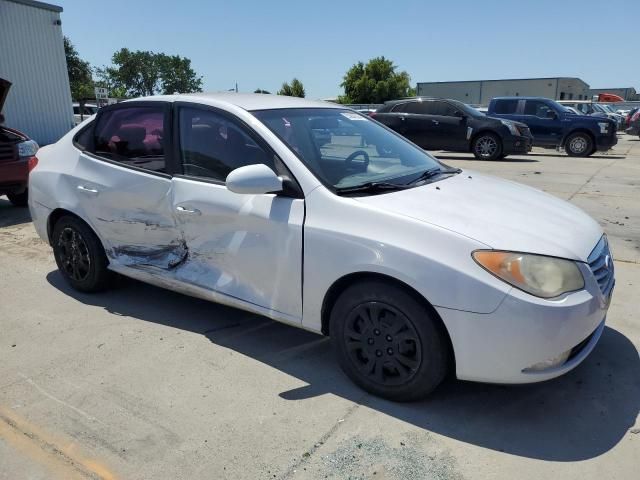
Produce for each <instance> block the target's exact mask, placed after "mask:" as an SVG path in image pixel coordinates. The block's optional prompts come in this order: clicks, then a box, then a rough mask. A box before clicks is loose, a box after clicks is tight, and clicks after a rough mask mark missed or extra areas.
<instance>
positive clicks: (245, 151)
mask: <svg viewBox="0 0 640 480" xmlns="http://www.w3.org/2000/svg"><path fill="white" fill-rule="evenodd" d="M179 119H180V156H181V161H182V168H183V171H184V174H185V175H190V176H194V177H203V178H206V179H210V180H216V181H219V182H224V181H225V180H226V179H227V175H229V173H230V172H231V171H232V170H235V169H236V168H239V167H243V166H245V165H255V164H260V163H262V164H264V165H266V166H268V167H269V168H271V169H272V170H275V163H274V159H273V155H272V154H270V153H269V152H267V151H266V150H265V149H263V148H262V147H261V146H260V145H258V144H257V143H256V142H255V141H254V140H253V139H252V138H251V136H250V135H249V134H248V133H247V132H246V131H245V128H244V127H243V126H241V125H240V124H238V123H236V122H234V121H231V120H230V119H228V118H227V117H226V116H223V115H220V114H219V113H216V112H214V111H211V110H203V109H199V108H190V107H185V108H181V109H180V114H179Z"/></svg>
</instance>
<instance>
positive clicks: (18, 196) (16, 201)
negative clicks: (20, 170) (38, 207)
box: [7, 188, 29, 207]
mask: <svg viewBox="0 0 640 480" xmlns="http://www.w3.org/2000/svg"><path fill="white" fill-rule="evenodd" d="M7 198H8V199H9V201H10V202H11V203H12V204H13V205H14V206H15V207H26V206H27V204H28V201H29V193H28V191H27V189H26V188H25V190H24V192H22V193H7Z"/></svg>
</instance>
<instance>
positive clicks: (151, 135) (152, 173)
mask: <svg viewBox="0 0 640 480" xmlns="http://www.w3.org/2000/svg"><path fill="white" fill-rule="evenodd" d="M170 112H171V110H170V106H169V105H168V104H166V103H164V102H145V103H136V102H127V103H122V104H119V105H117V106H113V107H105V108H104V109H102V110H101V112H100V114H99V116H98V118H97V119H96V121H95V122H94V123H95V127H94V130H93V141H92V142H90V146H89V148H87V149H86V150H85V151H83V152H82V153H81V154H80V156H79V161H78V164H77V166H76V168H75V178H74V179H73V180H74V182H75V183H76V185H75V189H76V190H75V191H76V193H77V196H78V199H79V201H80V202H81V204H82V207H83V209H84V210H85V211H86V212H87V213H88V215H89V217H90V219H91V221H92V223H93V226H94V228H95V229H96V230H97V231H98V233H99V235H100V237H101V238H102V240H103V241H104V242H105V248H106V250H107V255H108V256H109V258H110V260H111V262H113V263H115V264H119V265H122V266H126V267H134V268H136V267H137V268H147V267H152V268H160V269H171V268H173V267H175V266H176V265H178V264H179V263H180V262H181V261H182V260H183V258H184V257H185V255H186V249H185V248H184V242H183V241H182V238H181V235H180V232H179V230H178V229H177V228H176V223H175V218H174V216H173V208H172V204H171V187H172V184H171V176H170V175H169V173H168V172H167V158H166V155H165V152H166V151H168V150H169V149H168V148H167V146H166V145H165V143H166V142H165V139H166V138H169V137H170V135H165V132H169V131H170V128H169V127H170Z"/></svg>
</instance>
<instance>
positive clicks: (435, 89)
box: [417, 77, 590, 105]
mask: <svg viewBox="0 0 640 480" xmlns="http://www.w3.org/2000/svg"><path fill="white" fill-rule="evenodd" d="M417 94H418V95H420V96H425V97H442V98H452V99H455V100H460V101H461V102H465V103H471V104H477V105H487V104H488V103H489V101H490V100H491V99H492V98H494V97H504V96H516V97H517V96H532V97H546V98H552V99H555V100H585V99H588V98H590V97H589V85H588V84H587V83H585V82H583V81H582V80H580V79H579V78H571V77H555V78H516V79H509V80H470V81H461V82H421V83H418V87H417Z"/></svg>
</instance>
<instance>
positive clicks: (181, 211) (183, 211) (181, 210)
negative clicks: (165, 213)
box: [176, 205, 202, 215]
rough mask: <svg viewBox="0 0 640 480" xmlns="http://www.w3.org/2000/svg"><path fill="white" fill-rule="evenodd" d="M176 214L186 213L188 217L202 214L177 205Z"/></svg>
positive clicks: (195, 209)
mask: <svg viewBox="0 0 640 480" xmlns="http://www.w3.org/2000/svg"><path fill="white" fill-rule="evenodd" d="M176 210H177V211H178V213H187V214H189V215H200V214H201V213H202V212H201V211H200V210H198V209H197V208H191V207H186V206H184V205H178V206H177V207H176Z"/></svg>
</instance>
